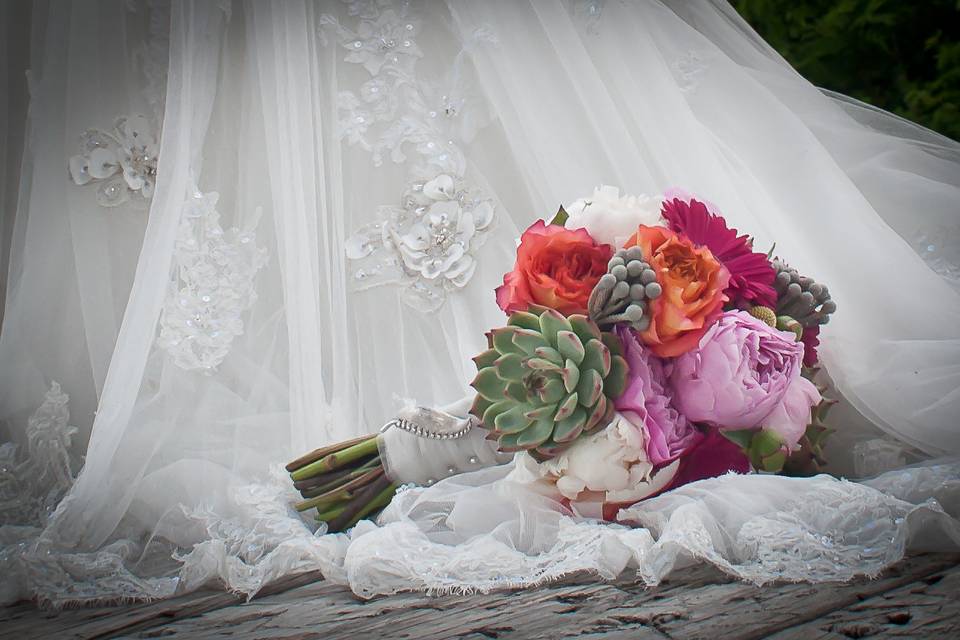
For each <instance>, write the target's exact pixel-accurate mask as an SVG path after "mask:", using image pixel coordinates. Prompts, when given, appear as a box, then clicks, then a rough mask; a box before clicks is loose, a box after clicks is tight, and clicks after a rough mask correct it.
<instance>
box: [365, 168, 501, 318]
mask: <svg viewBox="0 0 960 640" xmlns="http://www.w3.org/2000/svg"><path fill="white" fill-rule="evenodd" d="M380 218H381V220H382V222H375V223H372V224H368V225H366V226H364V227H362V228H361V229H360V230H359V231H358V232H357V233H355V234H354V235H352V236H351V237H350V238H349V239H348V240H347V247H346V253H347V257H348V258H350V259H352V260H356V261H363V262H362V264H363V266H361V268H359V269H357V270H356V271H355V272H354V277H355V278H356V279H357V280H359V281H360V282H361V286H362V287H363V288H369V287H372V286H376V285H378V284H385V283H387V282H406V284H407V287H406V288H405V289H404V291H403V293H402V294H401V297H402V298H403V299H404V301H405V302H407V303H409V304H411V305H413V306H415V307H418V308H421V309H424V310H426V311H433V310H435V309H438V308H439V307H440V306H441V305H442V304H443V301H444V299H445V298H446V295H447V294H448V293H450V292H452V291H454V290H456V289H458V288H460V287H463V286H465V285H466V284H467V282H469V281H470V278H471V277H472V276H473V272H474V270H475V269H476V266H477V263H476V260H475V259H474V257H473V255H472V253H473V251H474V250H475V249H476V247H477V246H478V244H479V242H480V241H482V239H483V236H484V235H485V234H486V230H487V229H488V228H489V226H490V224H491V223H492V222H493V203H492V202H491V201H490V200H489V199H487V198H484V197H483V195H482V194H481V193H479V192H478V191H476V190H471V189H470V187H469V186H468V185H467V184H466V183H465V182H464V181H462V180H458V179H455V178H454V177H453V176H450V175H447V174H440V175H439V176H437V177H436V178H434V179H433V180H430V181H428V182H426V183H423V182H415V183H414V184H413V186H412V187H411V188H410V190H409V191H407V192H406V193H405V194H404V196H403V199H402V206H385V207H381V208H380ZM363 285H365V286H363Z"/></svg>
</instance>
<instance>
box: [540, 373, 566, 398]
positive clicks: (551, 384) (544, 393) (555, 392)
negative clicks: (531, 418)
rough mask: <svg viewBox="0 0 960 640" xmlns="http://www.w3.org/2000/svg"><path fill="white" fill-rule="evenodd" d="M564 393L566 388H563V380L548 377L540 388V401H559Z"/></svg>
mask: <svg viewBox="0 0 960 640" xmlns="http://www.w3.org/2000/svg"><path fill="white" fill-rule="evenodd" d="M566 395H567V392H566V389H564V387H563V381H562V380H560V378H550V379H549V380H547V381H546V382H545V383H544V384H543V387H542V388H541V389H540V401H541V402H543V403H544V404H555V403H557V402H560V401H561V400H563V398H564V396H566Z"/></svg>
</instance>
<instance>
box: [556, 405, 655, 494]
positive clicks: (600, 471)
mask: <svg viewBox="0 0 960 640" xmlns="http://www.w3.org/2000/svg"><path fill="white" fill-rule="evenodd" d="M539 472H540V475H541V477H544V478H546V479H548V480H551V481H553V482H555V484H556V487H557V491H559V492H560V494H561V495H563V496H564V497H566V498H569V499H570V500H571V501H572V502H574V503H576V502H577V501H579V500H585V501H588V502H611V503H614V502H617V503H619V502H631V501H636V500H640V499H642V498H645V497H646V496H648V495H650V494H651V493H654V492H656V491H659V489H661V488H662V487H663V486H665V482H663V481H664V480H666V481H669V480H668V479H667V478H659V477H657V478H656V479H653V480H652V479H651V473H652V472H653V465H652V464H651V463H650V461H649V460H648V458H647V453H646V434H645V433H644V432H643V430H642V429H640V428H638V427H637V426H636V425H635V424H633V423H632V422H630V421H629V420H627V419H626V418H625V417H624V416H622V415H620V414H619V413H616V414H614V417H613V420H612V421H611V422H610V424H609V425H608V426H607V427H606V428H605V429H603V430H602V431H598V432H597V433H595V434H592V435H590V436H587V437H585V438H581V439H580V440H577V442H576V443H574V444H573V445H572V446H571V447H570V448H569V449H567V450H566V451H564V452H563V453H562V454H560V455H559V456H557V457H556V458H552V459H550V460H547V461H545V462H542V463H540V465H539ZM656 475H657V476H659V475H660V474H656ZM671 478H672V474H671Z"/></svg>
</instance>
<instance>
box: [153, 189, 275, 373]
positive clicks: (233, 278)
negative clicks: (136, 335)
mask: <svg viewBox="0 0 960 640" xmlns="http://www.w3.org/2000/svg"><path fill="white" fill-rule="evenodd" d="M219 197H220V196H219V194H218V193H216V192H210V193H197V194H195V195H194V196H193V197H192V198H190V199H189V200H188V202H187V204H186V206H185V208H184V212H183V218H182V221H181V223H180V229H179V231H178V235H177V242H176V247H175V249H174V261H175V278H174V281H173V283H172V284H171V290H170V294H169V296H168V298H167V300H166V302H165V303H164V306H163V312H162V314H161V316H160V335H159V337H158V338H157V344H158V345H159V346H160V347H161V348H163V349H165V350H166V351H167V352H168V353H169V354H170V355H171V356H172V357H173V361H174V363H175V364H176V365H177V366H179V367H181V368H183V369H188V370H201V371H204V372H212V371H214V370H215V369H216V368H217V366H219V365H220V363H221V362H223V359H224V358H226V357H227V354H228V353H229V352H230V347H231V345H232V344H233V341H234V339H236V338H237V337H238V336H240V335H242V334H243V320H242V314H243V312H244V311H246V310H247V309H249V308H250V307H251V306H253V303H254V302H255V301H256V299H257V293H256V290H255V288H254V279H255V277H256V275H257V272H258V271H259V270H260V269H261V267H263V266H264V265H265V264H266V262H267V251H266V249H262V248H259V247H257V245H256V237H255V235H254V233H253V226H255V223H254V225H253V226H251V228H248V229H244V230H240V229H237V228H231V229H229V230H228V231H224V230H223V228H222V227H221V226H220V214H219V213H218V212H217V209H216V206H217V200H218V199H219Z"/></svg>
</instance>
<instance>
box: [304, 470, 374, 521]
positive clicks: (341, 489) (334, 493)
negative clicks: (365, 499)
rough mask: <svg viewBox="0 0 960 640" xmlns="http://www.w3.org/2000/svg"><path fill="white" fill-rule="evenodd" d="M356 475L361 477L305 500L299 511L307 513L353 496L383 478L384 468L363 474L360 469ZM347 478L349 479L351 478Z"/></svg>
mask: <svg viewBox="0 0 960 640" xmlns="http://www.w3.org/2000/svg"><path fill="white" fill-rule="evenodd" d="M355 473H360V475H359V476H357V477H356V478H353V479H352V480H350V481H349V482H347V483H346V484H341V485H337V486H335V487H334V488H333V489H331V490H330V491H327V492H326V493H322V494H320V495H318V496H316V497H313V498H310V499H309V500H304V501H303V502H299V503H297V505H296V508H297V511H306V510H307V509H312V508H313V507H316V506H318V505H321V504H327V503H329V502H331V501H336V500H337V499H338V497H339V496H340V495H343V494H346V495H348V496H351V495H352V494H353V492H354V491H355V490H356V489H359V488H360V487H365V486H366V485H368V484H370V483H371V482H373V481H374V480H376V479H377V478H379V477H380V476H382V475H383V467H376V468H374V469H371V470H370V471H363V472H362V473H361V470H359V469H358V470H357V471H356V472H355ZM347 477H348V478H349V477H350V476H347Z"/></svg>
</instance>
